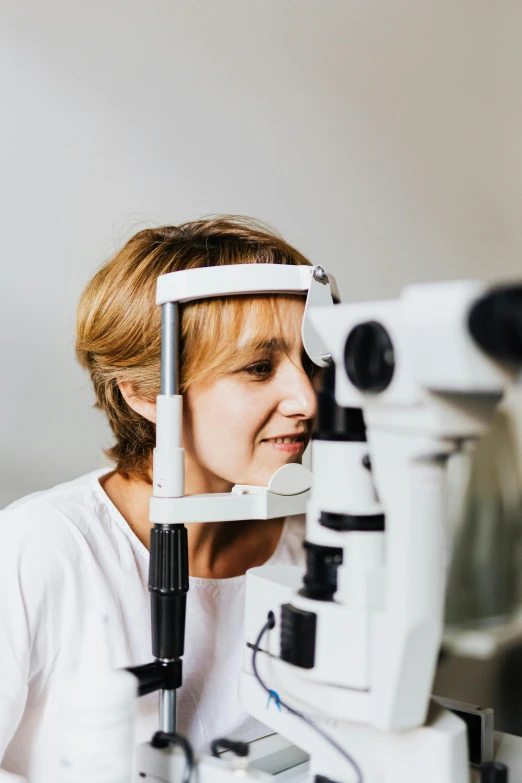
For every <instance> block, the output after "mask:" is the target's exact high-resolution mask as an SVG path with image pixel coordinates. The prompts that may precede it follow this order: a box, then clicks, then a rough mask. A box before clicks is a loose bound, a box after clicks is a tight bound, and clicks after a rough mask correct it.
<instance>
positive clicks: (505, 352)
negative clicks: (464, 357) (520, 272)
mask: <svg viewBox="0 0 522 783" xmlns="http://www.w3.org/2000/svg"><path fill="white" fill-rule="evenodd" d="M468 325H469V330H470V332H471V335H472V337H473V338H474V340H475V341H476V342H477V343H478V344H479V345H480V347H481V348H482V350H483V351H485V352H486V353H487V354H489V355H490V356H492V357H493V358H494V359H498V360H499V361H506V362H513V363H515V364H521V363H522V285H513V286H503V287H502V288H495V289H493V290H492V291H490V292H489V293H487V294H486V295H485V296H483V297H481V298H480V299H478V300H477V301H476V302H475V304H474V305H473V307H472V308H471V310H470V313H469V319H468Z"/></svg>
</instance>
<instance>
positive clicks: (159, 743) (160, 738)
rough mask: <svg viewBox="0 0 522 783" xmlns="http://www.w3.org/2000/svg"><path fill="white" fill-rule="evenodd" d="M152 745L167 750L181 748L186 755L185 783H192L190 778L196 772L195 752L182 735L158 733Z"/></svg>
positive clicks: (153, 738) (151, 742) (166, 732)
mask: <svg viewBox="0 0 522 783" xmlns="http://www.w3.org/2000/svg"><path fill="white" fill-rule="evenodd" d="M150 744H151V745H152V747H153V748H166V747H167V745H176V746H178V747H180V748H181V749H182V750H183V753H184V754H185V774H184V775H183V783H190V778H191V776H192V772H193V771H194V751H193V750H192V745H191V744H190V742H189V741H188V739H187V738H186V737H184V736H183V735H182V734H176V733H174V732H170V731H157V732H156V733H155V734H154V736H153V737H152V739H151V741H150Z"/></svg>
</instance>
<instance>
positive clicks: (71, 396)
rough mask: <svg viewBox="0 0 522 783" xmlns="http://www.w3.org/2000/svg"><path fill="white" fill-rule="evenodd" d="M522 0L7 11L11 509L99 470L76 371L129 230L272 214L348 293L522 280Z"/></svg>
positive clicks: (124, 4)
mask: <svg viewBox="0 0 522 783" xmlns="http://www.w3.org/2000/svg"><path fill="white" fill-rule="evenodd" d="M521 43H522V4H521V3H520V0H502V2H500V3H492V2H491V0H469V2H463V0H425V1H424V2H421V1H420V0H410V1H408V0H391V1H390V2H388V1H386V2H384V1H383V2H376V1H370V0H364V1H363V0H339V1H338V2H334V1H333V0H320V1H319V0H219V2H216V1H215V0H213V1H212V2H210V1H209V2H201V0H183V1H182V2H180V1H179V0H147V1H145V0H110V2H106V1H104V2H102V1H101V0H91V2H89V3H81V4H80V3H75V2H70V1H69V0H67V2H65V0H62V2H59V0H46V2H45V3H41V2H38V1H37V0H25V1H24V2H19V0H0V72H1V73H2V79H1V80H0V106H1V122H0V156H1V193H2V203H1V216H2V230H1V231H0V258H1V290H0V318H1V324H0V326H1V340H2V350H1V356H2V383H1V384H0V399H1V410H2V415H1V436H0V451H1V463H2V464H1V466H0V467H1V469H0V505H3V504H5V503H7V502H8V501H9V500H11V499H14V498H16V497H19V496H21V495H23V494H25V493H27V492H31V491H34V490H36V489H41V488H44V487H47V486H49V485H51V484H53V483H55V482H58V481H62V480H64V479H68V478H72V477H74V476H76V475H78V474H80V473H81V472H83V471H87V470H90V469H92V468H95V467H97V466H99V465H100V464H102V462H101V460H102V458H101V448H102V445H107V444H108V442H109V440H110V438H109V433H108V429H107V428H106V425H105V424H104V422H103V420H102V417H101V415H100V414H99V413H98V412H96V411H95V410H93V409H92V402H93V397H92V393H91V391H90V388H89V384H88V380H87V378H86V377H85V376H84V375H83V374H82V372H81V371H80V370H79V369H78V368H77V367H76V366H75V363H74V358H73V341H74V312H75V305H76V302H77V299H78V296H79V294H80V292H81V290H82V288H83V286H84V285H85V283H86V282H87V280H88V279H89V276H90V275H91V274H92V272H93V271H94V269H95V268H96V267H97V266H98V265H99V264H100V263H101V262H102V261H103V260H104V259H105V258H106V257H108V256H109V255H110V254H111V253H112V252H113V250H114V249H115V248H116V247H118V246H119V245H120V244H121V243H122V241H123V240H124V239H125V238H126V237H128V236H129V235H130V233H132V232H133V231H134V230H136V229H138V228H141V227H143V226H144V225H147V224H149V223H151V222H174V223H176V222H180V221H183V220H187V219H192V218H196V217H199V216H201V215H202V214H205V213H215V212H235V213H241V214H249V215H253V216H256V217H259V218H261V219H263V220H265V221H267V222H269V223H271V224H272V225H274V226H275V227H276V228H277V229H279V230H280V231H281V232H282V233H283V234H284V235H285V236H286V237H287V238H288V239H289V240H290V241H292V242H293V243H294V244H295V245H297V247H299V248H300V249H301V250H302V251H304V252H305V253H306V254H308V256H309V257H310V259H312V260H313V261H314V262H321V263H322V264H324V265H325V266H326V267H327V268H328V269H330V270H332V271H333V272H334V273H335V274H336V276H337V278H338V280H339V282H340V286H341V291H342V293H343V295H344V298H345V299H352V298H353V299H363V298H374V297H381V296H392V295H395V294H397V293H398V292H399V290H400V288H401V287H402V286H403V285H404V284H406V283H408V282H412V281H421V280H436V279H444V278H452V277H457V276H478V277H482V278H485V279H488V280H493V279H500V278H505V277H513V276H517V275H519V276H520V274H521V273H522V262H521V259H522V252H521V251H522V198H521V196H522V176H521V175H522V141H521V140H522V100H521V99H522V94H521V93H522V90H521V83H522V79H521V65H522V54H521V52H522V47H521Z"/></svg>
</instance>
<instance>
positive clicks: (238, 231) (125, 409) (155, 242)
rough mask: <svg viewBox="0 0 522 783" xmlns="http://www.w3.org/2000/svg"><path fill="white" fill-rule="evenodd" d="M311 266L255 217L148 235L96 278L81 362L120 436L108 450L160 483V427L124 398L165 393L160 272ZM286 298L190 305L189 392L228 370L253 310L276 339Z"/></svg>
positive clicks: (79, 338)
mask: <svg viewBox="0 0 522 783" xmlns="http://www.w3.org/2000/svg"><path fill="white" fill-rule="evenodd" d="M259 263H263V264H292V265H303V264H309V263H310V262H309V261H308V260H307V259H306V258H305V257H304V256H303V255H301V253H299V252H298V251H297V250H296V249H295V248H293V247H292V246H291V245H289V244H288V243H287V242H285V240H284V239H283V238H282V237H280V236H279V235H277V234H275V233H274V232H273V231H272V230H270V229H269V228H268V227H267V226H265V225H263V224H261V223H259V222H257V221H255V220H252V219H251V218H245V217H238V216H231V215H227V216H217V217H212V218H209V219H203V220H196V221H193V222H190V223H184V224H183V225H180V226H161V227H159V228H148V229H145V230H143V231H139V232H138V233H137V234H135V235H134V236H133V237H131V239H130V240H129V241H128V242H127V243H126V244H125V246H124V247H123V248H122V249H121V250H120V251H119V252H118V253H117V254H116V255H115V256H114V258H112V259H111V260H109V261H108V262H107V263H105V264H104V265H103V266H102V267H101V269H99V271H98V272H97V273H96V274H95V275H94V277H93V278H92V280H91V281H90V282H89V284H88V285H87V287H86V288H85V290H84V292H83V294H82V296H81V298H80V302H79V306H78V313H77V320H76V356H77V358H78V361H79V362H80V364H81V365H82V366H83V367H85V368H86V369H87V370H88V371H89V373H90V376H91V379H92V382H93V385H94V391H95V394H96V400H97V403H96V404H97V407H99V408H100V409H101V410H103V411H104V412H105V413H106V415H107V417H108V419H109V423H110V426H111V428H112V431H113V433H114V437H115V444H114V445H113V446H112V447H111V448H109V449H108V450H107V451H106V452H105V453H106V455H107V456H108V457H109V459H111V460H112V461H114V462H115V466H116V470H117V471H118V472H119V473H121V474H122V475H124V476H125V477H127V478H140V479H142V480H145V481H147V482H150V466H151V455H152V449H153V448H154V445H155V427H154V425H153V424H152V423H151V422H149V421H147V420H146V419H144V418H143V417H142V416H140V415H138V414H137V413H135V412H134V411H133V410H132V409H131V408H130V407H129V405H127V403H126V402H125V400H124V399H123V396H122V394H121V391H120V389H119V386H118V383H119V382H122V381H128V382H130V383H131V384H132V387H133V390H134V393H135V394H136V395H137V396H139V397H142V398H144V399H147V400H149V401H151V402H154V401H155V399H156V396H157V395H158V394H159V391H160V352H161V335H160V323H161V314H160V308H159V307H157V306H156V304H155V292H156V280H157V278H158V277H159V275H163V274H165V273H167V272H175V271H178V270H181V269H196V268H198V267H206V266H221V265H225V264H259ZM275 299H276V297H273V296H272V297H266V296H263V297H259V296H258V297H226V298H224V299H207V300H204V301H200V302H195V303H191V304H187V305H184V306H183V307H182V310H181V330H180V341H181V361H180V366H181V382H180V392H182V393H183V392H184V391H186V389H187V388H188V387H189V386H190V385H191V384H194V383H197V382H201V381H203V380H205V379H206V378H208V377H209V376H210V375H212V374H215V373H219V372H223V371H226V370H227V366H229V365H230V361H231V357H233V355H234V350H235V342H234V341H235V340H237V337H238V335H239V332H240V329H241V324H242V323H243V322H244V318H245V314H246V313H245V306H248V307H249V308H250V309H253V310H254V311H255V315H256V316H257V315H259V316H260V317H259V318H256V319H254V320H255V321H256V322H257V323H258V324H259V327H258V329H259V333H258V334H256V335H255V337H256V338H258V339H259V340H260V341H262V334H261V332H262V331H263V330H264V331H265V332H267V333H268V331H269V330H270V332H271V333H272V334H273V331H274V319H275V316H276V312H275V310H274V301H275Z"/></svg>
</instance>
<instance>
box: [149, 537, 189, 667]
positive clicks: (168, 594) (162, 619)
mask: <svg viewBox="0 0 522 783" xmlns="http://www.w3.org/2000/svg"><path fill="white" fill-rule="evenodd" d="M188 589H189V574H188V541H187V530H186V528H185V526H184V525H154V527H153V529H152V530H151V535H150V566H149V591H150V597H151V614H152V653H153V655H154V656H155V657H156V658H162V659H169V660H172V659H174V658H180V657H181V656H182V655H183V650H184V645H185V616H186V606H187V592H188Z"/></svg>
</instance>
